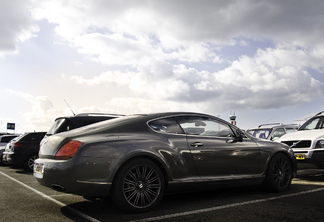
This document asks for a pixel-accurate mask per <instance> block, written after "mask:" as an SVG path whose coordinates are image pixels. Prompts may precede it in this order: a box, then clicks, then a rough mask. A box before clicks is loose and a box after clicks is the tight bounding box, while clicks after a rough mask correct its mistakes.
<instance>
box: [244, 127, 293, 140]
mask: <svg viewBox="0 0 324 222" xmlns="http://www.w3.org/2000/svg"><path fill="white" fill-rule="evenodd" d="M298 127H299V126H298V125H297V124H286V125H284V124H282V123H269V124H262V125H260V126H258V128H253V129H248V130H247V131H246V132H247V133H248V134H250V135H252V136H254V137H257V138H260V139H266V140H276V139H279V138H280V137H281V136H283V135H285V134H287V133H291V132H295V131H297V129H298Z"/></svg>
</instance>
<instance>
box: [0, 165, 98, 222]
mask: <svg viewBox="0 0 324 222" xmlns="http://www.w3.org/2000/svg"><path fill="white" fill-rule="evenodd" d="M0 173H1V174H2V175H3V176H5V177H7V178H9V179H10V180H13V181H15V182H16V183H19V184H20V185H22V186H24V187H26V188H28V189H30V190H31V191H33V192H35V193H37V194H38V195H40V196H42V197H43V198H45V199H47V200H50V201H52V202H54V203H55V204H57V205H59V206H61V207H66V208H67V209H68V210H70V211H72V212H73V213H74V214H76V215H78V216H80V217H83V218H84V219H86V220H88V221H91V222H99V221H98V220H96V219H94V218H92V217H90V216H89V215H86V214H84V213H82V212H80V211H78V210H75V209H73V208H72V207H69V206H67V205H66V204H64V203H62V202H60V201H58V200H55V199H54V198H52V197H50V196H47V195H46V194H44V193H42V192H40V191H38V190H36V189H34V188H32V187H30V186H28V185H26V184H24V183H22V182H20V181H19V180H16V179H15V178H13V177H11V176H9V175H7V174H5V173H3V172H1V171H0Z"/></svg>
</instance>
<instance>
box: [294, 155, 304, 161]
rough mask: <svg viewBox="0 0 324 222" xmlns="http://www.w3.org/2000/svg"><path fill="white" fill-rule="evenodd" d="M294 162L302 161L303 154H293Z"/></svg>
mask: <svg viewBox="0 0 324 222" xmlns="http://www.w3.org/2000/svg"><path fill="white" fill-rule="evenodd" d="M295 157H296V160H304V159H305V154H295Z"/></svg>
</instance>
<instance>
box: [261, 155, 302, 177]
mask: <svg viewBox="0 0 324 222" xmlns="http://www.w3.org/2000/svg"><path fill="white" fill-rule="evenodd" d="M278 154H284V155H285V156H286V157H287V158H288V160H289V162H290V164H291V167H292V176H293V177H294V172H295V170H296V169H295V168H296V166H295V165H294V163H293V161H292V160H291V157H290V156H289V154H288V153H287V152H284V151H278V152H275V153H274V154H273V155H272V156H271V157H270V158H269V159H268V161H267V164H266V168H265V170H264V174H265V175H266V173H267V171H268V168H269V165H270V163H271V161H272V159H273V158H274V157H275V156H276V155H278Z"/></svg>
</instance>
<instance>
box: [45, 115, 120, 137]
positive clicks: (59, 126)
mask: <svg viewBox="0 0 324 222" xmlns="http://www.w3.org/2000/svg"><path fill="white" fill-rule="evenodd" d="M121 116H123V115H119V114H104V113H81V114H78V115H75V116H65V117H58V118H56V119H55V121H54V124H53V125H52V127H51V128H50V129H49V130H48V131H47V135H53V134H56V133H61V132H65V131H69V130H73V129H76V128H79V127H82V126H87V125H90V124H93V123H97V122H101V121H105V120H109V119H114V118H117V117H121Z"/></svg>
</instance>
